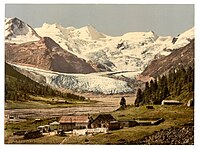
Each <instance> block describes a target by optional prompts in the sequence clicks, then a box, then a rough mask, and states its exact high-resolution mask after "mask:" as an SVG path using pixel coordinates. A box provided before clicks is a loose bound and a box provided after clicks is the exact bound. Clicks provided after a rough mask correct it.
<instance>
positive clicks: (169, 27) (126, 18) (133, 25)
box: [5, 4, 194, 36]
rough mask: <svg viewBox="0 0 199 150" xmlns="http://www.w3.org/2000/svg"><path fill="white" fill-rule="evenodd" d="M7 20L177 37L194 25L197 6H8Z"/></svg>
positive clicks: (111, 32)
mask: <svg viewBox="0 0 199 150" xmlns="http://www.w3.org/2000/svg"><path fill="white" fill-rule="evenodd" d="M5 11H6V13H5V14H6V17H17V18H19V19H21V20H23V21H24V22H26V23H28V24H29V25H31V26H32V27H40V26H42V24H43V23H44V22H46V23H51V24H52V23H57V24H61V25H62V26H64V27H69V26H74V27H75V28H80V27H83V26H85V25H88V24H91V25H93V26H94V27H95V28H96V29H97V30H98V31H100V32H103V33H105V34H108V35H113V36H114V35H122V34H124V33H126V32H130V31H132V32H134V31H151V30H152V31H154V32H155V33H156V34H158V35H172V36H176V35H178V34H179V33H182V32H184V31H186V30H187V29H189V28H191V27H193V26H194V5H190V4H186V5H182V4H177V5H174V4H171V5H166V4H161V5H151V4H147V5H144V4H140V5H136V4H127V5H121V4H119V5H118V4H117V5H113V4H105V5H102V4H98V5H97V4H96V5H95V4H92V5H88V4H87V5H86V4H83V5H80V4H78V5H77V4H74V5H71V4H70V5H69V4H50V5H46V4H43V5H42V4H25V5H22V4H6V10H5Z"/></svg>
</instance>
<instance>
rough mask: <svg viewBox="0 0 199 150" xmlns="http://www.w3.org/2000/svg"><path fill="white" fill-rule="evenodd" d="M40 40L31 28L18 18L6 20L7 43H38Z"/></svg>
mask: <svg viewBox="0 0 199 150" xmlns="http://www.w3.org/2000/svg"><path fill="white" fill-rule="evenodd" d="M40 38H41V37H40V36H39V35H38V34H37V33H36V32H35V30H34V29H33V28H32V27H31V26H29V25H28V24H26V23H24V22H23V21H21V20H19V19H18V18H6V19H5V42H9V43H25V42H29V41H38V40H39V39H40Z"/></svg>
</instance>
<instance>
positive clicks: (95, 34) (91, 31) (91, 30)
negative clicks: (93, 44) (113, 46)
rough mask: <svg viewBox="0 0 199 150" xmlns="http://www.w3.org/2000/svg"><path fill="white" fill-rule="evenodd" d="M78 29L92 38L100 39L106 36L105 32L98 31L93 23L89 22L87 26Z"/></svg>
mask: <svg viewBox="0 0 199 150" xmlns="http://www.w3.org/2000/svg"><path fill="white" fill-rule="evenodd" d="M78 30H79V31H80V32H81V34H83V35H87V36H88V37H90V38H91V39H92V40H98V39H100V38H105V37H106V36H105V34H103V33H101V32H99V31H97V29H96V28H95V27H94V26H93V25H91V24H88V25H87V26H85V27H82V28H80V29H78Z"/></svg>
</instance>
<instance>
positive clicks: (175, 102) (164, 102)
mask: <svg viewBox="0 0 199 150" xmlns="http://www.w3.org/2000/svg"><path fill="white" fill-rule="evenodd" d="M180 104H182V103H181V102H179V101H177V100H163V101H162V105H180Z"/></svg>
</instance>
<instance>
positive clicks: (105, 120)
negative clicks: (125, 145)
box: [91, 114, 116, 128]
mask: <svg viewBox="0 0 199 150" xmlns="http://www.w3.org/2000/svg"><path fill="white" fill-rule="evenodd" d="M111 121H116V119H115V118H114V117H113V116H112V115H111V114H101V115H99V116H98V117H97V118H96V119H94V120H93V122H91V128H109V124H110V122H111Z"/></svg>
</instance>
